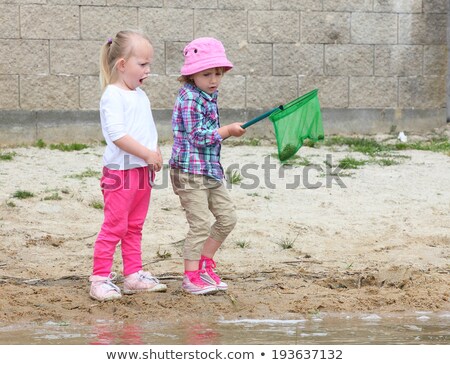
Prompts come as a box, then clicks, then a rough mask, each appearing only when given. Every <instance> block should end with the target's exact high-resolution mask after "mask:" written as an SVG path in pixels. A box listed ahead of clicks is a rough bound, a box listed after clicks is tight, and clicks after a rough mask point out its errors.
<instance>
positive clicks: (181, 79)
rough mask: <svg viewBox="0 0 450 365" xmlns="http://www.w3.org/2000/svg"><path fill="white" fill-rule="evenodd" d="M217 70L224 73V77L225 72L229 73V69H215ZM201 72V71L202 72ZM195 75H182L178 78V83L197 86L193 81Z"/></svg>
mask: <svg viewBox="0 0 450 365" xmlns="http://www.w3.org/2000/svg"><path fill="white" fill-rule="evenodd" d="M215 69H216V70H220V71H221V72H222V75H224V74H225V72H227V71H228V69H227V68H226V67H215ZM200 72H201V71H200ZM192 76H193V75H181V76H179V77H178V79H177V80H178V81H179V82H181V83H182V84H186V83H187V84H191V85H195V83H194V80H193V79H192Z"/></svg>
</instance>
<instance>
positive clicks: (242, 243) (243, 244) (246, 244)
mask: <svg viewBox="0 0 450 365" xmlns="http://www.w3.org/2000/svg"><path fill="white" fill-rule="evenodd" d="M236 246H237V247H240V248H249V247H250V242H249V241H247V240H238V241H236Z"/></svg>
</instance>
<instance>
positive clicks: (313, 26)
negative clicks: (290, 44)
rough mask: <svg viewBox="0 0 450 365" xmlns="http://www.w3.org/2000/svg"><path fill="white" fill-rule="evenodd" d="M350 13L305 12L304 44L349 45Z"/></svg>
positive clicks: (302, 17) (302, 26)
mask: <svg viewBox="0 0 450 365" xmlns="http://www.w3.org/2000/svg"><path fill="white" fill-rule="evenodd" d="M350 16H351V14H350V13H344V12H342V13H331V12H303V13H302V14H301V29H302V30H301V39H302V43H331V44H336V43H349V42H350Z"/></svg>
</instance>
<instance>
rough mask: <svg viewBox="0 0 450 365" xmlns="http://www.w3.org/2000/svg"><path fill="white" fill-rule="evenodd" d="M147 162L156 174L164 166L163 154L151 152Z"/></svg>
mask: <svg viewBox="0 0 450 365" xmlns="http://www.w3.org/2000/svg"><path fill="white" fill-rule="evenodd" d="M145 162H147V163H148V167H149V168H150V170H152V171H156V172H158V171H160V170H161V168H162V164H163V161H162V156H161V153H159V152H154V151H149V153H148V156H147V158H146V159H145Z"/></svg>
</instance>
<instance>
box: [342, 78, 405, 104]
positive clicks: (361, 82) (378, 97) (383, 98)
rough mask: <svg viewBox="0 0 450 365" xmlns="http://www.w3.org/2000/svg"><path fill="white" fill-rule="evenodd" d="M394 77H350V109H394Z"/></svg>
mask: <svg viewBox="0 0 450 365" xmlns="http://www.w3.org/2000/svg"><path fill="white" fill-rule="evenodd" d="M397 84H398V83H397V78H396V77H350V96H349V101H350V103H349V106H350V108H396V107H397Z"/></svg>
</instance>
